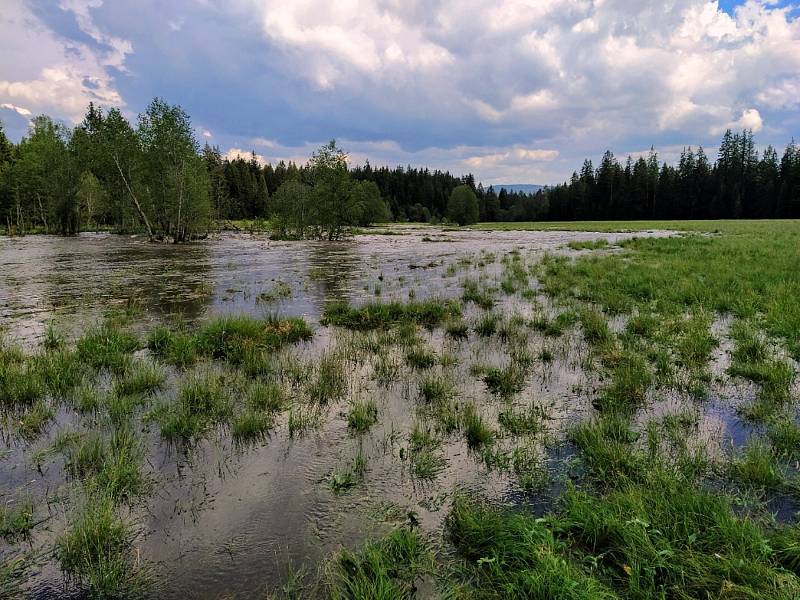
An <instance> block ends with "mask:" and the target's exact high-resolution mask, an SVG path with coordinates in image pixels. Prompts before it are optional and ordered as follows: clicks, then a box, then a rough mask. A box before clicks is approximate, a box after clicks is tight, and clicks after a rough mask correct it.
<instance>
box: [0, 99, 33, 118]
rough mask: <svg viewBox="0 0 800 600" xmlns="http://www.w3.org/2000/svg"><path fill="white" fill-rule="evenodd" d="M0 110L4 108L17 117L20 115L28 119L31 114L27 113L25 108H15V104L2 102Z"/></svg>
mask: <svg viewBox="0 0 800 600" xmlns="http://www.w3.org/2000/svg"><path fill="white" fill-rule="evenodd" d="M0 108H5V109H8V110H13V111H14V112H15V113H17V114H18V115H22V116H23V117H30V116H31V115H32V114H33V113H32V112H31V111H29V110H28V109H27V108H24V107H22V106H16V105H15V104H11V103H10V102H4V103H3V104H0Z"/></svg>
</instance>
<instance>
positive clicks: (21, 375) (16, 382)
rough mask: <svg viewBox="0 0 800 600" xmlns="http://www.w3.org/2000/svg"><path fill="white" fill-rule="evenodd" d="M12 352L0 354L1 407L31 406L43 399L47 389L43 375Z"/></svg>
mask: <svg viewBox="0 0 800 600" xmlns="http://www.w3.org/2000/svg"><path fill="white" fill-rule="evenodd" d="M17 358H19V357H18V356H17V355H16V354H14V353H11V352H3V353H0V406H3V407H6V408H15V407H20V406H30V405H32V404H33V403H34V402H35V401H36V400H38V399H40V398H42V397H43V396H44V394H45V391H46V387H45V384H44V381H42V378H41V375H40V374H39V373H37V372H36V371H35V370H34V369H31V368H30V367H29V366H28V365H27V364H26V363H25V362H23V359H22V358H19V360H17Z"/></svg>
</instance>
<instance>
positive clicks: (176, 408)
mask: <svg viewBox="0 0 800 600" xmlns="http://www.w3.org/2000/svg"><path fill="white" fill-rule="evenodd" d="M232 410H233V409H232V406H231V398H230V395H229V390H228V388H227V386H226V384H225V381H224V379H223V377H222V376H221V375H219V374H218V373H215V372H214V371H211V370H200V371H196V372H193V373H189V374H188V375H187V376H186V377H185V378H184V379H183V381H182V382H181V385H180V388H179V389H178V393H177V396H176V398H175V400H174V401H173V402H162V403H160V404H158V405H156V406H155V407H154V408H153V410H152V411H151V412H150V415H149V418H150V419H152V420H155V421H156V422H157V423H158V424H159V426H160V428H161V435H162V436H164V437H165V438H168V439H184V440H191V439H193V438H197V437H199V436H201V435H202V434H203V433H204V432H205V431H206V430H208V429H209V428H210V427H212V426H213V425H215V424H222V423H226V422H227V421H228V419H229V418H230V416H231V413H232Z"/></svg>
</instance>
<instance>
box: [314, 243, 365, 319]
mask: <svg viewBox="0 0 800 600" xmlns="http://www.w3.org/2000/svg"><path fill="white" fill-rule="evenodd" d="M358 250H359V245H358V243H357V242H353V241H343V242H313V243H309V246H308V276H309V279H311V281H312V282H314V283H315V285H314V286H313V292H312V293H313V294H314V295H315V299H316V300H318V301H320V303H321V304H325V303H326V302H329V301H331V300H347V299H349V298H350V297H351V296H352V295H353V291H354V290H353V281H354V279H356V278H357V277H359V276H360V275H361V274H362V270H363V262H362V257H361V255H360V253H359V251H358Z"/></svg>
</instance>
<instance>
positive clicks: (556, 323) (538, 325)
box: [531, 311, 578, 337]
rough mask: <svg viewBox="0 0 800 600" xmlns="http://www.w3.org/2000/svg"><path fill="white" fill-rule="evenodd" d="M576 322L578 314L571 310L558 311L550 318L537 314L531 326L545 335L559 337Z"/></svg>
mask: <svg viewBox="0 0 800 600" xmlns="http://www.w3.org/2000/svg"><path fill="white" fill-rule="evenodd" d="M577 322H578V315H576V314H575V313H574V312H572V311H565V312H562V313H559V314H558V315H556V316H555V317H553V318H552V319H549V318H547V317H545V316H538V317H536V318H534V319H533V321H532V322H531V327H533V328H534V329H535V330H536V331H539V332H541V333H543V334H544V335H546V336H547V337H560V336H562V335H564V333H566V331H567V330H568V329H569V328H570V327H572V326H573V325H575V323H577Z"/></svg>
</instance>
